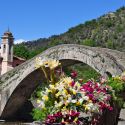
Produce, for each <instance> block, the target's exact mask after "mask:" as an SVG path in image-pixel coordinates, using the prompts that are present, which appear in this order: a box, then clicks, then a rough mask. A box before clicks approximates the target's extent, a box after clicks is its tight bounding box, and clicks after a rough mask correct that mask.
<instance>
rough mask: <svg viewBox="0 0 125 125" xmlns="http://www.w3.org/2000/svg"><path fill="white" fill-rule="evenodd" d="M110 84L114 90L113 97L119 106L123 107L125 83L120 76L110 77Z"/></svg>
mask: <svg viewBox="0 0 125 125" xmlns="http://www.w3.org/2000/svg"><path fill="white" fill-rule="evenodd" d="M108 85H109V86H111V87H112V89H113V90H114V94H113V95H112V96H113V99H114V101H115V102H116V104H117V105H118V106H119V107H123V104H124V100H123V98H122V97H121V93H122V92H123V91H124V90H125V84H124V83H123V82H122V81H121V80H120V79H119V78H116V79H114V78H109V80H108Z"/></svg>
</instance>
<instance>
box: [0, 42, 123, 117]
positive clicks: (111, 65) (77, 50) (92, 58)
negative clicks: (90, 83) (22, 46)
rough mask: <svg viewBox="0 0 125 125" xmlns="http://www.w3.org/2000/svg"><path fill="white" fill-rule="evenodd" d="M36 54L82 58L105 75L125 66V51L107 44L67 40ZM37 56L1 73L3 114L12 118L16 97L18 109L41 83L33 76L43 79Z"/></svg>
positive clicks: (118, 70)
mask: <svg viewBox="0 0 125 125" xmlns="http://www.w3.org/2000/svg"><path fill="white" fill-rule="evenodd" d="M36 57H41V58H42V59H45V57H46V58H52V59H58V60H74V61H80V62H83V63H85V64H88V65H89V66H90V67H92V68H93V69H95V70H96V71H97V72H99V73H100V74H101V75H104V74H105V73H107V72H108V73H110V74H111V75H119V74H120V73H122V72H123V71H124V70H125V53H122V52H118V51H114V50H110V49H106V48H97V47H87V46H82V45H74V44H65V45H59V46H55V47H52V48H49V49H48V50H46V51H44V52H42V53H41V54H39V55H37V56H36ZM36 57H34V58H32V59H30V60H28V61H26V62H25V63H23V64H22V65H20V66H18V67H16V68H15V69H13V70H11V71H10V72H8V73H6V74H5V75H3V76H1V78H0V86H1V87H0V88H1V89H0V103H1V104H0V114H1V117H2V118H9V117H10V116H11V115H12V113H14V112H15V111H16V110H12V112H9V109H10V108H11V107H12V106H13V105H12V104H14V103H13V102H14V100H18V101H19V103H18V102H17V103H16V104H15V105H14V106H15V107H14V108H15V109H16V108H19V107H20V106H21V105H22V104H23V103H24V102H25V101H26V99H27V98H29V96H30V95H31V93H32V91H33V90H34V89H35V88H36V86H37V85H36V84H35V82H36V81H34V84H33V80H32V78H33V76H35V75H36V74H38V75H36V76H35V78H36V80H37V78H38V82H42V81H41V79H39V77H40V76H39V75H40V74H41V73H40V71H39V69H37V70H36V69H35V58H36ZM38 72H39V73H38ZM29 78H30V79H31V80H30V79H29ZM28 79H29V81H32V84H30V83H27V82H26V81H27V80H28ZM28 89H29V90H28ZM27 91H29V92H27ZM27 93H28V94H27ZM19 94H22V95H23V96H22V97H23V99H22V101H21V98H19V97H20V96H18V95H19ZM15 102H16V101H15ZM19 104H20V105H19Z"/></svg>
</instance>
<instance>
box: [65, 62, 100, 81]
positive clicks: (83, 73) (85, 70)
mask: <svg viewBox="0 0 125 125" xmlns="http://www.w3.org/2000/svg"><path fill="white" fill-rule="evenodd" d="M72 70H75V71H77V73H78V77H77V79H80V78H83V81H84V82H86V81H88V79H91V78H94V79H98V78H99V76H100V74H99V73H97V72H96V71H95V70H94V69H93V68H91V67H90V66H88V65H86V64H75V65H73V66H69V67H68V68H66V69H65V70H64V71H65V72H66V74H67V75H68V76H69V75H70V73H71V71H72Z"/></svg>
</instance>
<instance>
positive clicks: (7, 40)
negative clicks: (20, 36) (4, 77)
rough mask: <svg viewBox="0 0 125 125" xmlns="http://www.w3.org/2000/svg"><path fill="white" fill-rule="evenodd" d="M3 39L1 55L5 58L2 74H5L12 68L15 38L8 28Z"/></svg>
mask: <svg viewBox="0 0 125 125" xmlns="http://www.w3.org/2000/svg"><path fill="white" fill-rule="evenodd" d="M1 39H2V41H1V56H2V58H3V60H2V71H1V74H4V73H6V72H7V71H9V70H10V69H12V63H13V44H14V38H13V35H12V33H11V32H10V31H9V29H8V31H7V32H5V33H4V34H3V36H2V37H1Z"/></svg>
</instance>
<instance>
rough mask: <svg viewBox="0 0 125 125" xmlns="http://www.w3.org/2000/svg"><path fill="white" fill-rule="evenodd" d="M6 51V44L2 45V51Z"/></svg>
mask: <svg viewBox="0 0 125 125" xmlns="http://www.w3.org/2000/svg"><path fill="white" fill-rule="evenodd" d="M5 52H6V45H3V53H5Z"/></svg>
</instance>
